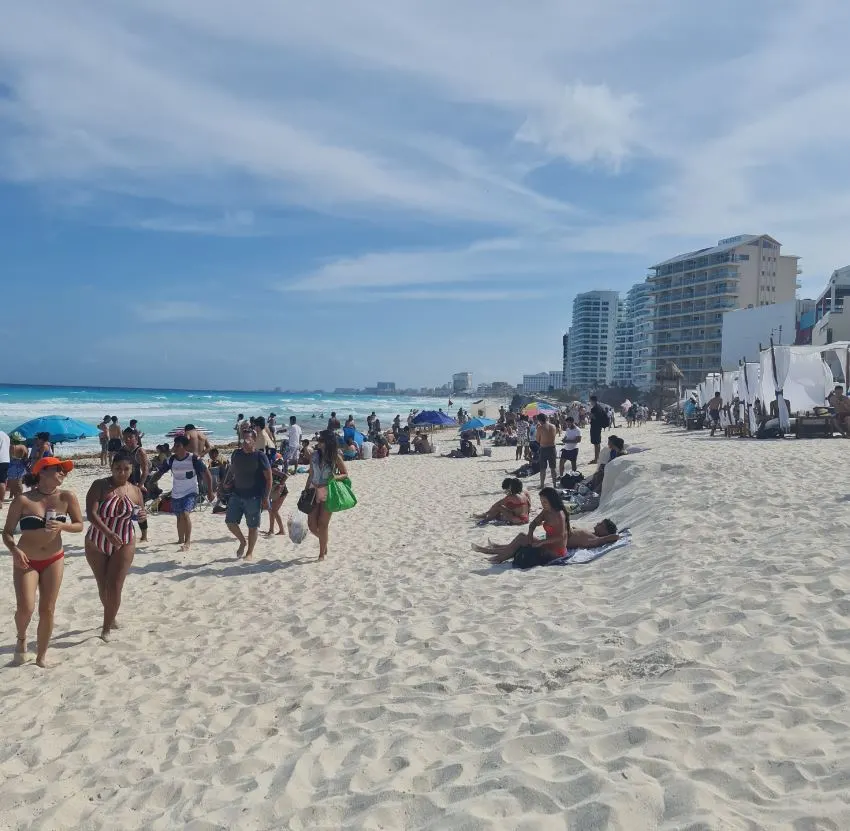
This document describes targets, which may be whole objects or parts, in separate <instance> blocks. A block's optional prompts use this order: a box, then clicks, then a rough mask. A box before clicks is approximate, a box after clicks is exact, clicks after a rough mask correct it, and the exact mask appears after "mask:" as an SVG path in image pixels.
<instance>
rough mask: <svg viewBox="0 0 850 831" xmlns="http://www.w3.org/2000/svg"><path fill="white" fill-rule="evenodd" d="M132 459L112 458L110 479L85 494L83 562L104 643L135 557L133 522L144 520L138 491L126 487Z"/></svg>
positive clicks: (118, 455) (99, 481) (119, 455)
mask: <svg viewBox="0 0 850 831" xmlns="http://www.w3.org/2000/svg"><path fill="white" fill-rule="evenodd" d="M132 473H133V459H132V457H131V456H130V455H129V454H128V453H125V452H123V451H119V452H118V453H116V454H115V455H114V456H113V457H112V475H111V476H108V477H107V478H106V479H95V481H94V482H92V486H91V487H90V488H89V492H88V493H87V494H86V515H87V516H88V518H89V530H88V533H87V534H86V560H88V563H89V567H90V568H91V570H92V573H93V574H94V579H95V580H96V581H97V590H98V593H99V594H100V602H101V603H103V630H102V631H101V633H100V637H101V638H102V639H103V640H105V641H107V640H109V633H110V632H111V631H112V630H113V629H117V628H118V627H117V625H116V623H115V618H116V617H117V615H118V609H119V607H120V606H121V591H122V590H123V588H124V580H125V579H126V578H127V572H128V571H129V570H130V566H131V565H132V564H133V557H134V556H135V554H136V536H135V534H134V533H133V520H136V521H139V522H143V521H144V520H145V519H147V515H146V514H145V502H144V498H143V497H142V491H141V490H140V489H139V488H138V487H137V486H136V485H131V484H130V481H129V480H130V476H131V475H132Z"/></svg>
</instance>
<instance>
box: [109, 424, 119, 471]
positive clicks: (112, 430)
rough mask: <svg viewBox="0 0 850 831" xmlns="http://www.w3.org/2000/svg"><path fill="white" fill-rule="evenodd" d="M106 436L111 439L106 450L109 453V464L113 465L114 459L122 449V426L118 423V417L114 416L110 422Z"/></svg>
mask: <svg viewBox="0 0 850 831" xmlns="http://www.w3.org/2000/svg"><path fill="white" fill-rule="evenodd" d="M106 435H107V436H108V437H109V441H108V442H107V444H106V449H107V450H108V451H109V464H112V457H113V456H114V455H115V454H116V453H117V452H118V451H119V450H120V449H121V425H120V424H119V423H118V416H112V418H111V419H110V420H109V426H108V427H107V428H106Z"/></svg>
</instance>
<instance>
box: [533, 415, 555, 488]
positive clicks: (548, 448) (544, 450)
mask: <svg viewBox="0 0 850 831" xmlns="http://www.w3.org/2000/svg"><path fill="white" fill-rule="evenodd" d="M555 438H556V431H555V425H554V424H551V423H550V422H549V418H548V416H547V415H546V413H538V414H537V443H538V444H539V445H540V490H543V488H544V487H546V468H547V467H548V468H549V470H550V471H551V472H552V487H553V488H556V487H558V482H557V479H556V478H555V477H556V474H557V466H558V457H557V451H556V450H555Z"/></svg>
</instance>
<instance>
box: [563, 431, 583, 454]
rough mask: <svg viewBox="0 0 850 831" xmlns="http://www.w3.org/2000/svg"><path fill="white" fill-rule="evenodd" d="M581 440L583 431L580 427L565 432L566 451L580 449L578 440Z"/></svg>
mask: <svg viewBox="0 0 850 831" xmlns="http://www.w3.org/2000/svg"><path fill="white" fill-rule="evenodd" d="M580 438H581V430H579V429H578V427H569V428H567V429H566V430H564V450H575V449H576V448H577V447H578V442H577V441H576V439H580Z"/></svg>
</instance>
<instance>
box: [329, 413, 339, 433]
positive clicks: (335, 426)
mask: <svg viewBox="0 0 850 831" xmlns="http://www.w3.org/2000/svg"><path fill="white" fill-rule="evenodd" d="M340 426H341V425H340V423H339V419H338V418H337V417H336V413H331V417H330V418H329V419H328V430H330V431H331V432H335V431H337V430H339V428H340Z"/></svg>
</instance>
